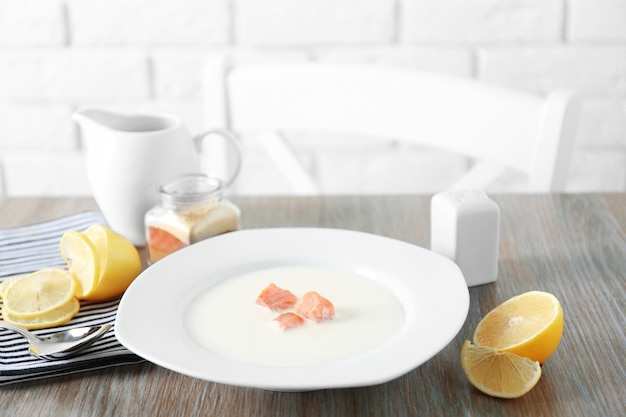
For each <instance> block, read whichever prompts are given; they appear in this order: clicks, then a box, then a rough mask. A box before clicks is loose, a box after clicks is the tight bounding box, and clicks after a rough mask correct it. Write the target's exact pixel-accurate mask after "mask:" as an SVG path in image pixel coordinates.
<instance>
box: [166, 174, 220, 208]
mask: <svg viewBox="0 0 626 417" xmlns="http://www.w3.org/2000/svg"><path fill="white" fill-rule="evenodd" d="M159 192H160V193H161V200H162V201H163V203H164V204H167V205H172V206H177V205H188V204H193V203H200V202H205V201H212V200H219V199H221V197H222V194H223V193H224V182H223V181H222V180H221V179H220V178H217V177H213V176H208V175H204V174H186V175H181V176H179V177H176V178H174V179H172V180H171V181H170V182H168V183H167V184H164V185H161V187H159Z"/></svg>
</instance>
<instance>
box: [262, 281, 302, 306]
mask: <svg viewBox="0 0 626 417" xmlns="http://www.w3.org/2000/svg"><path fill="white" fill-rule="evenodd" d="M297 301H298V297H296V296H295V295H294V294H293V293H292V292H291V291H289V290H284V289H282V288H280V287H278V286H276V285H275V284H274V283H271V284H270V285H268V286H267V287H265V288H264V289H263V291H261V293H260V294H259V296H258V297H257V299H256V303H257V304H258V305H260V306H262V307H267V308H269V309H270V310H273V311H279V310H286V309H288V308H291V307H293V306H294V305H295V304H296V302H297Z"/></svg>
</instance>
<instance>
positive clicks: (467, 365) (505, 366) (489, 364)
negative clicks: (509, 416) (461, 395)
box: [461, 340, 541, 398]
mask: <svg viewBox="0 0 626 417" xmlns="http://www.w3.org/2000/svg"><path fill="white" fill-rule="evenodd" d="M461 367H462V368H463V371H464V372H465V375H466V376H467V379H468V380H469V381H470V383H471V384H472V385H473V386H474V387H476V388H477V389H478V390H480V391H482V392H484V393H485V394H488V395H491V396H493V397H499V398H518V397H521V396H522V395H524V394H526V393H527V392H528V391H530V390H531V389H533V387H534V386H535V385H537V382H539V378H541V366H540V365H539V362H537V361H533V360H531V359H528V358H525V357H522V356H518V355H516V354H514V353H509V352H500V351H498V350H496V349H493V348H490V347H486V346H477V345H473V344H472V343H470V342H469V341H468V340H466V341H465V343H464V344H463V347H462V348H461Z"/></svg>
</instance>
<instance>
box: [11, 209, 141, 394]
mask: <svg viewBox="0 0 626 417" xmlns="http://www.w3.org/2000/svg"><path fill="white" fill-rule="evenodd" d="M92 224H105V221H104V218H103V217H102V215H101V214H100V213H98V212H83V213H79V214H76V215H72V216H68V217H63V218H60V219H56V220H52V221H49V222H45V223H39V224H34V225H29V226H24V227H17V228H12V229H4V230H0V281H3V280H5V279H9V278H11V277H15V276H19V275H23V274H26V273H30V272H33V271H35V270H37V269H41V268H52V267H61V268H64V267H65V266H66V264H65V261H64V260H63V258H62V257H61V252H60V249H59V240H60V239H61V236H62V235H63V233H64V232H66V231H68V230H75V231H83V230H85V229H86V228H87V227H89V226H91V225H92ZM118 304H119V299H118V300H114V301H110V302H104V303H93V302H91V303H89V302H81V307H80V312H79V313H78V315H77V316H76V317H74V318H73V319H72V320H71V321H70V322H69V323H67V324H66V325H63V326H59V327H56V328H53V329H45V330H35V331H34V333H36V334H38V335H40V336H45V335H47V334H50V333H54V332H56V331H59V330H64V329H68V328H72V327H79V326H89V325H94V324H105V323H111V324H112V325H114V322H115V315H116V313H117V307H118ZM1 306H2V303H1V301H0V307H1ZM141 361H142V359H141V358H140V357H139V356H137V355H135V354H133V353H131V352H130V351H129V350H128V349H126V348H125V347H123V346H122V345H121V344H120V343H119V342H118V341H117V339H116V338H115V334H114V329H113V328H111V329H110V330H109V331H108V332H107V333H106V334H105V335H104V337H103V338H102V339H100V340H99V341H97V342H96V343H94V344H93V346H91V347H89V348H88V349H86V350H85V351H84V352H83V353H82V354H81V355H79V356H77V357H74V358H69V359H63V360H55V361H48V360H45V359H39V358H35V357H34V356H31V355H30V354H29V353H28V342H27V341H26V339H24V338H23V337H22V336H20V335H18V334H17V333H14V332H12V331H9V330H4V329H0V385H5V384H11V383H16V382H22V381H28V380H32V379H40V378H48V377H53V376H58V375H65V374H70V373H75V372H81V371H88V370H92V369H99V368H105V367H109V366H116V365H123V364H130V363H137V362H141Z"/></svg>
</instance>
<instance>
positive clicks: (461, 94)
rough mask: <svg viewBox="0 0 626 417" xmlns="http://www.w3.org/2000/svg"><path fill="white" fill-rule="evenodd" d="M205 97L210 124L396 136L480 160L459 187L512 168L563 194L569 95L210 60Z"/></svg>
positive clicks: (355, 70)
mask: <svg viewBox="0 0 626 417" xmlns="http://www.w3.org/2000/svg"><path fill="white" fill-rule="evenodd" d="M205 93H206V94H205V104H206V108H205V112H206V116H207V118H208V123H209V124H210V125H211V127H224V128H229V129H232V130H234V131H238V132H242V131H289V130H294V131H298V130H300V131H302V130H314V131H315V130H317V131H328V132H337V133H349V134H363V135H368V136H381V137H385V138H392V139H395V140H400V141H406V142H410V143H415V144H419V145H426V146H429V147H433V148H437V149H441V150H446V151H451V152H457V153H462V154H466V155H468V156H470V157H472V158H474V159H475V160H476V161H479V162H477V163H476V164H475V166H474V169H473V170H472V172H469V173H468V174H467V176H466V177H465V178H464V179H461V180H460V181H459V182H458V183H457V185H456V187H464V188H471V187H478V188H484V187H485V186H486V185H487V184H488V183H489V182H490V181H492V180H494V179H495V178H497V175H499V174H501V173H502V172H503V170H504V169H505V168H513V169H516V170H519V171H522V172H524V173H526V174H527V175H528V191H531V192H554V191H563V190H564V188H565V183H566V180H567V175H568V172H569V165H570V160H571V155H572V151H573V141H574V137H575V135H574V131H575V128H576V125H575V121H576V120H577V119H578V117H577V114H576V112H577V110H578V107H579V106H578V105H577V100H575V99H574V96H573V94H572V93H569V92H554V93H551V94H549V95H548V96H547V97H545V98H544V97H540V96H535V95H533V94H529V93H525V92H521V91H517V90H512V89H507V88H503V87H498V86H494V85H489V84H486V83H484V82H479V81H477V80H473V79H469V78H461V77H454V76H448V75H441V74H433V73H428V72H423V71H417V70H409V69H398V68H385V67H380V66H376V67H374V66H362V65H347V64H322V63H310V62H309V63H280V64H249V65H242V66H232V67H231V66H230V65H229V64H228V63H227V62H226V61H210V62H208V64H207V66H206V69H205ZM272 146H273V147H274V148H275V149H279V150H278V151H277V153H278V154H279V155H280V158H281V161H282V162H284V163H285V164H286V165H290V166H291V165H294V164H296V162H295V161H287V159H288V157H287V156H286V155H287V154H288V151H287V150H288V147H285V146H282V145H281V144H280V142H278V141H273V142H272ZM281 146H282V150H280V148H281ZM291 168H294V169H295V167H294V166H291V167H290V169H291ZM300 174H302V172H301V173H300ZM300 174H297V175H300ZM302 175H306V174H302ZM304 183H305V187H306V181H305V182H304ZM309 190H314V186H312V187H310V189H309Z"/></svg>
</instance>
